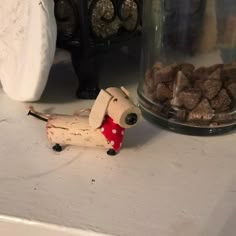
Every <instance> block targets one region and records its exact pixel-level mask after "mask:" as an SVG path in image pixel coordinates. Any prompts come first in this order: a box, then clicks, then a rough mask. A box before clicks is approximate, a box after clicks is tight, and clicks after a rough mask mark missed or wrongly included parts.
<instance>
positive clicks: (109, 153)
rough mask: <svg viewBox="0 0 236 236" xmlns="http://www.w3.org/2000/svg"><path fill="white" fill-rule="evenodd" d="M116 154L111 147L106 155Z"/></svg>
mask: <svg viewBox="0 0 236 236" xmlns="http://www.w3.org/2000/svg"><path fill="white" fill-rule="evenodd" d="M116 154H117V152H116V151H115V150H114V149H112V148H111V149H109V150H108V151H107V155H109V156H115V155H116Z"/></svg>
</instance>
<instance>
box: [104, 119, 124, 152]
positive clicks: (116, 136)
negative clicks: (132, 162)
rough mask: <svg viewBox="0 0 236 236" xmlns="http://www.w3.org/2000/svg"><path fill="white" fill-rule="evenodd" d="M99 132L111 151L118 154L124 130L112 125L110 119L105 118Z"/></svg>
mask: <svg viewBox="0 0 236 236" xmlns="http://www.w3.org/2000/svg"><path fill="white" fill-rule="evenodd" d="M101 132H102V134H103V135H104V136H105V138H106V140H107V141H108V143H110V144H111V145H112V147H113V149H114V150H115V151H116V152H118V151H119V149H120V148H121V146H122V141H123V138H124V133H125V129H124V128H122V127H121V126H119V125H118V124H116V123H114V121H113V120H112V119H111V117H109V116H105V118H104V120H103V123H102V125H101Z"/></svg>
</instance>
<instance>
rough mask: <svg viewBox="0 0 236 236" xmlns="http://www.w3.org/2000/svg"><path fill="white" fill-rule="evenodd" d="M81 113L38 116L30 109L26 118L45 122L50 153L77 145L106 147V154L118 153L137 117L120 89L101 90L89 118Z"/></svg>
mask: <svg viewBox="0 0 236 236" xmlns="http://www.w3.org/2000/svg"><path fill="white" fill-rule="evenodd" d="M81 113H83V111H82V112H81ZM81 113H80V114H77V115H73V116H70V115H53V114H52V115H47V114H42V113H39V112H36V111H34V109H33V108H31V109H30V111H29V115H32V116H35V117H37V118H39V119H41V120H43V121H46V122H47V137H48V140H49V141H50V143H52V144H54V146H53V150H54V151H57V152H60V151H62V149H63V146H66V145H77V146H86V147H101V148H106V149H108V151H107V154H108V155H116V154H117V153H118V152H119V150H120V148H121V146H122V140H123V137H124V133H125V129H126V128H130V127H133V126H134V125H135V124H136V123H137V122H138V121H139V119H140V115H141V112H140V110H139V108H138V107H137V106H136V105H135V104H134V103H133V102H132V100H131V98H130V95H129V92H128V91H127V90H126V89H125V88H124V87H121V88H115V87H112V88H108V89H106V90H103V89H102V90H101V91H100V93H99V95H98V97H97V99H96V100H95V103H94V105H93V107H92V109H91V111H90V113H89V115H82V114H81Z"/></svg>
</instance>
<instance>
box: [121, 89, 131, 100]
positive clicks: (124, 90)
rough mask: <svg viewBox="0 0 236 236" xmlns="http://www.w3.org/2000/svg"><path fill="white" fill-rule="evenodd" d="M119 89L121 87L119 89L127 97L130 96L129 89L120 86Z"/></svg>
mask: <svg viewBox="0 0 236 236" xmlns="http://www.w3.org/2000/svg"><path fill="white" fill-rule="evenodd" d="M120 89H121V91H122V92H123V93H124V94H125V95H126V96H127V97H129V98H130V94H129V91H128V90H127V89H126V88H125V87H123V86H121V87H120Z"/></svg>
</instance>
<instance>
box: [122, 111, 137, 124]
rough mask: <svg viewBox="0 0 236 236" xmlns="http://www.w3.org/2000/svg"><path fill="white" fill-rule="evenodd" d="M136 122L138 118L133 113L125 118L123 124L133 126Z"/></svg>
mask: <svg viewBox="0 0 236 236" xmlns="http://www.w3.org/2000/svg"><path fill="white" fill-rule="evenodd" d="M137 121H138V116H137V114H135V113H130V114H128V115H127V116H126V118H125V123H126V124H127V125H134V124H136V123H137Z"/></svg>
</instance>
